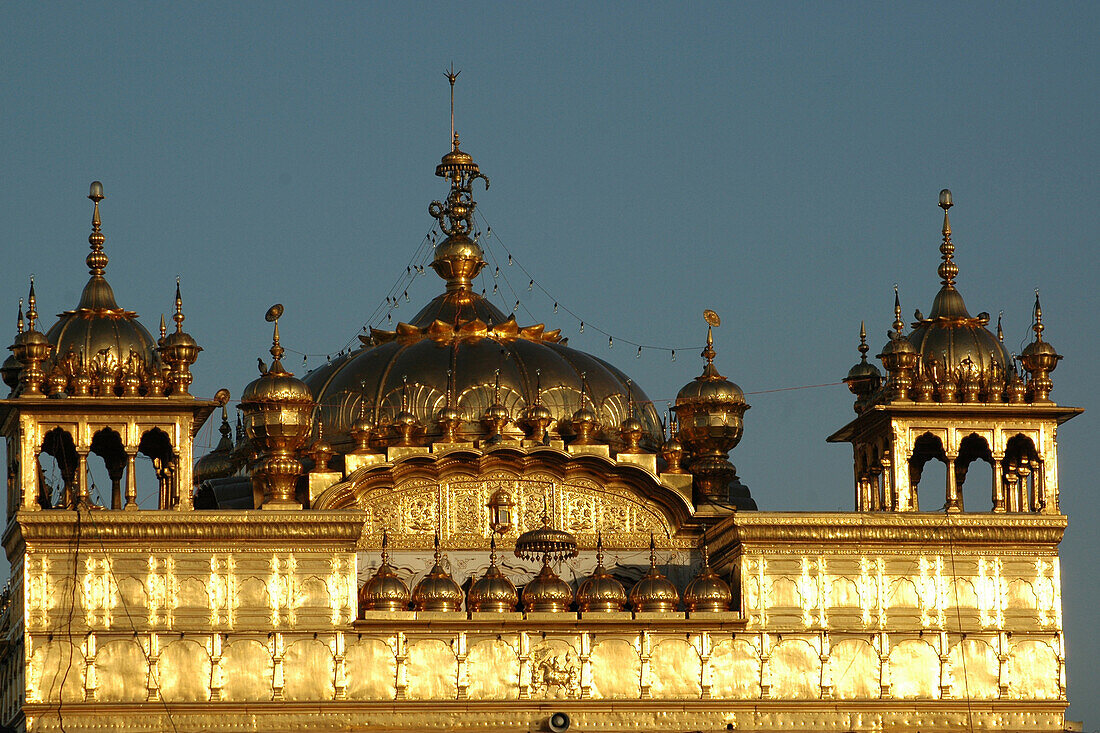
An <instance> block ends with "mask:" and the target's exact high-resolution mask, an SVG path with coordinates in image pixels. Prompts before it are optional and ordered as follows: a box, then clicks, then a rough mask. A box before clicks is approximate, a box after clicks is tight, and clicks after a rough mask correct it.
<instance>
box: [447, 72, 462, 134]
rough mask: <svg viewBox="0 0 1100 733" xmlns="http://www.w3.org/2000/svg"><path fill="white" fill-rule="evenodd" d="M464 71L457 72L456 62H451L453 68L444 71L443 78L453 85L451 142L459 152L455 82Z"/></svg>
mask: <svg viewBox="0 0 1100 733" xmlns="http://www.w3.org/2000/svg"><path fill="white" fill-rule="evenodd" d="M461 73H462V71H461V70H459V71H455V65H454V62H453V61H452V62H451V68H450V70H449V71H444V72H443V76H445V77H447V81H448V82H450V83H451V140H453V142H452V145H453V146H454V147H453V149H454V150H458V133H457V132H455V80H456V79H458V75H459V74H461Z"/></svg>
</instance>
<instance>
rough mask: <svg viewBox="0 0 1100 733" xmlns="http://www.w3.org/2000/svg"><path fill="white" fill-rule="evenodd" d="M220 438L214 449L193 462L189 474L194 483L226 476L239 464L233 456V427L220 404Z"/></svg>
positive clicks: (236, 469)
mask: <svg viewBox="0 0 1100 733" xmlns="http://www.w3.org/2000/svg"><path fill="white" fill-rule="evenodd" d="M218 431H219V432H220V433H221V436H222V437H221V439H220V440H219V441H218V445H217V446H216V447H215V448H214V450H212V451H210V452H209V453H207V454H206V455H205V456H203V457H202V458H200V459H199V460H198V461H196V462H195V467H194V468H193V469H192V470H191V476H192V479H193V481H194V483H195V485H196V486H197V485H199V484H201V483H202V482H203V481H210V480H211V479H219V478H227V477H229V476H232V475H233V474H235V473H236V472H237V471H238V469H239V468H240V465H239V464H238V462H237V461H236V460H235V459H234V457H233V428H231V427H230V426H229V413H228V412H227V411H226V409H225V405H222V424H221V427H220V428H218Z"/></svg>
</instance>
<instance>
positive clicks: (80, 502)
mask: <svg viewBox="0 0 1100 733" xmlns="http://www.w3.org/2000/svg"><path fill="white" fill-rule="evenodd" d="M90 503H91V502H89V501H88V450H87V448H85V449H80V448H77V451H76V496H75V497H74V504H75V505H76V506H78V507H80V508H85V507H87V506H88V505H89V504H90Z"/></svg>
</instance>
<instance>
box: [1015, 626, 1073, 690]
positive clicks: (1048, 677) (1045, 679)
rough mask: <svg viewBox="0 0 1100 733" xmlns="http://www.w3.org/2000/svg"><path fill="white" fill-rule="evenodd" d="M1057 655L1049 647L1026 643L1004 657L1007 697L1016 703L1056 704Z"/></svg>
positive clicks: (1037, 642)
mask: <svg viewBox="0 0 1100 733" xmlns="http://www.w3.org/2000/svg"><path fill="white" fill-rule="evenodd" d="M1058 677H1059V673H1058V655H1057V654H1055V653H1054V649H1053V648H1051V646H1050V644H1047V643H1046V642H1044V641H1039V640H1037V639H1027V640H1024V641H1020V642H1017V643H1016V644H1013V645H1012V649H1011V650H1010V651H1009V653H1008V679H1009V683H1008V696H1009V697H1011V698H1014V699H1017V700H1057V699H1058V698H1059V697H1060V696H1061V693H1060V690H1059V683H1058Z"/></svg>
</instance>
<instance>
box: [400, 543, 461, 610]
mask: <svg viewBox="0 0 1100 733" xmlns="http://www.w3.org/2000/svg"><path fill="white" fill-rule="evenodd" d="M412 602H413V608H415V609H416V610H417V611H461V610H462V589H461V588H459V587H458V583H456V582H455V581H454V579H453V578H451V575H450V573H448V572H447V571H446V570H444V569H443V565H442V562H441V555H440V554H439V538H438V536H437V537H436V548H435V564H434V565H432V569H431V570H429V571H428V574H427V575H425V576H424V577H423V578H421V579H420V582H419V583H417V584H416V587H415V588H414V589H413V594H412Z"/></svg>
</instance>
